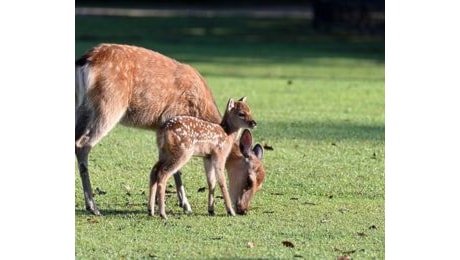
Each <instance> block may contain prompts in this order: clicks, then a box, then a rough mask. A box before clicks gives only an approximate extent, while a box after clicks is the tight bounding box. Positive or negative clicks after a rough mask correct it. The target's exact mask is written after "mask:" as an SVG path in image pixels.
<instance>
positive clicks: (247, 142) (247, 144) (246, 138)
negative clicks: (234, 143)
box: [240, 129, 252, 157]
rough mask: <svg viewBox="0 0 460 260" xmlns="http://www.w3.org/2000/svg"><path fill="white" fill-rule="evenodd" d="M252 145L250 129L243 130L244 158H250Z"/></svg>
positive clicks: (241, 140) (241, 141) (241, 145)
mask: <svg viewBox="0 0 460 260" xmlns="http://www.w3.org/2000/svg"><path fill="white" fill-rule="evenodd" d="M251 145H252V134H251V131H249V130H248V129H244V130H243V134H241V138H240V151H241V153H242V154H243V156H244V157H249V151H250V150H251Z"/></svg>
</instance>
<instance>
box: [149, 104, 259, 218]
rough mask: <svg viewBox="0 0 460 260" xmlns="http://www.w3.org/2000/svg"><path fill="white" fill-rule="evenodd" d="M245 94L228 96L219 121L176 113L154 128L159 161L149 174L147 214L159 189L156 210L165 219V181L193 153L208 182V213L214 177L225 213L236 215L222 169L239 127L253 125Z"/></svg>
mask: <svg viewBox="0 0 460 260" xmlns="http://www.w3.org/2000/svg"><path fill="white" fill-rule="evenodd" d="M255 126H256V122H255V121H254V120H253V118H252V115H251V111H250V109H249V107H248V105H247V104H246V98H245V97H243V98H241V99H240V100H239V101H236V102H235V101H234V100H233V99H229V101H228V103H227V109H226V110H225V113H224V117H223V119H222V122H221V123H220V125H219V124H215V123H211V122H207V121H204V120H201V119H198V118H196V117H191V116H177V117H173V118H172V119H170V120H168V121H166V122H165V124H164V125H163V126H162V127H161V128H160V129H158V130H157V145H158V152H159V156H158V158H159V161H158V162H157V163H156V164H155V166H154V167H153V170H152V172H151V175H150V192H149V204H148V211H149V214H150V215H152V216H153V214H154V206H155V201H156V200H155V196H156V194H157V189H158V211H159V214H160V216H161V217H162V218H164V219H166V218H167V217H166V212H165V192H166V182H167V180H168V179H169V178H170V177H171V175H173V174H174V173H175V172H176V171H177V170H178V169H180V168H182V166H184V165H185V164H186V163H187V162H188V161H189V160H190V158H191V157H192V156H199V157H203V160H204V167H205V171H206V179H207V182H208V190H209V195H208V213H209V214H210V215H214V190H215V185H216V177H217V181H218V183H219V186H220V189H221V191H222V195H223V197H224V202H225V207H226V209H227V213H228V214H229V215H231V216H234V215H235V212H234V210H233V207H232V202H231V199H230V195H229V193H228V190H227V184H226V181H225V175H224V169H225V162H226V159H227V157H228V155H229V153H230V151H231V149H232V147H233V144H234V143H235V139H236V138H237V135H238V133H239V131H240V129H241V128H254V127H255Z"/></svg>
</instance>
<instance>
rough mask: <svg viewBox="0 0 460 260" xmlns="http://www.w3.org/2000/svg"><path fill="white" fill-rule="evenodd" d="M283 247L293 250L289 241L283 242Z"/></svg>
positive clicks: (292, 245)
mask: <svg viewBox="0 0 460 260" xmlns="http://www.w3.org/2000/svg"><path fill="white" fill-rule="evenodd" d="M282 243H283V246H285V247H292V248H294V244H293V243H292V242H291V241H283V242H282Z"/></svg>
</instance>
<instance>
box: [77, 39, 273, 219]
mask: <svg viewBox="0 0 460 260" xmlns="http://www.w3.org/2000/svg"><path fill="white" fill-rule="evenodd" d="M179 115H184V116H185V115H188V116H194V117H197V118H200V119H203V120H206V121H210V122H214V123H220V122H221V120H222V117H221V115H220V113H219V110H218V109H217V106H216V104H215V101H214V98H213V96H212V93H211V90H210V89H209V87H208V86H207V84H206V82H205V80H204V79H203V77H202V76H201V75H200V73H199V72H198V71H196V70H195V69H194V68H192V67H191V66H189V65H187V64H183V63H180V62H178V61H176V60H174V59H171V58H169V57H166V56H164V55H162V54H160V53H157V52H154V51H151V50H148V49H145V48H141V47H137V46H130V45H120V44H99V45H97V46H95V47H94V48H92V49H91V50H89V51H88V52H86V53H85V54H84V55H83V56H82V57H80V58H79V59H78V60H77V61H76V62H75V154H76V158H77V161H78V168H79V172H80V177H81V180H82V185H83V194H84V198H85V206H86V209H87V210H88V211H89V212H91V213H92V214H95V215H101V213H100V211H99V209H98V207H97V206H96V203H95V202H94V198H93V191H92V188H91V181H90V177H89V170H88V156H89V153H90V151H91V149H92V148H93V147H94V146H95V145H96V144H97V143H98V142H100V141H101V139H102V138H104V136H105V135H106V134H108V133H109V132H110V131H111V130H112V128H113V127H114V126H115V125H116V124H118V123H121V124H123V125H126V126H131V127H137V128H142V129H149V130H156V129H157V128H158V127H159V126H160V125H162V124H163V123H164V122H166V121H167V120H169V119H170V118H172V117H174V116H179ZM226 169H227V172H228V174H229V176H228V178H229V183H230V187H229V190H230V196H231V198H232V201H233V202H234V203H237V204H238V203H239V204H241V205H248V202H249V201H250V200H251V199H252V196H243V193H242V190H240V187H242V186H245V187H246V186H247V185H246V184H247V183H249V181H250V179H251V178H252V177H251V176H252V175H251V174H254V173H255V174H256V175H257V179H256V180H257V181H260V183H261V182H262V181H263V179H264V175H265V172H264V169H263V166H262V161H261V157H258V156H249V157H245V156H244V155H243V154H242V152H241V151H240V149H239V148H238V145H234V146H233V148H232V150H231V152H230V156H229V159H228V160H227V163H226ZM174 180H175V182H176V189H177V195H178V198H179V204H180V205H181V206H182V207H183V208H184V210H186V211H188V212H189V211H191V207H190V204H189V203H188V200H187V197H186V194H185V190H184V187H183V185H182V181H181V177H180V171H178V172H177V173H176V174H174ZM260 183H257V185H253V186H251V187H259V184H260ZM234 187H235V188H234ZM246 189H253V188H250V187H246ZM236 190H239V191H236ZM253 191H255V189H253ZM246 193H247V190H246ZM241 200H246V201H241ZM246 211H247V208H241V209H240V210H239V209H238V207H237V213H238V214H245V213H246Z"/></svg>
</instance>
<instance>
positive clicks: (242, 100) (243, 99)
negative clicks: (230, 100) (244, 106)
mask: <svg viewBox="0 0 460 260" xmlns="http://www.w3.org/2000/svg"><path fill="white" fill-rule="evenodd" d="M238 101H241V102H244V103H246V97H241V98H240V99H239V100H238Z"/></svg>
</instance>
